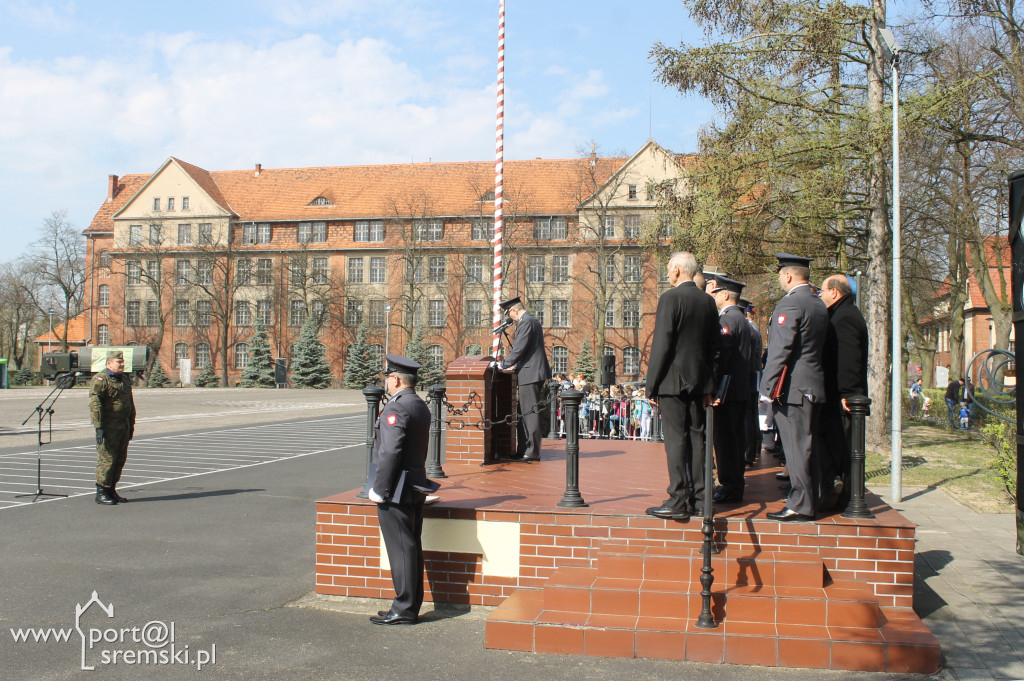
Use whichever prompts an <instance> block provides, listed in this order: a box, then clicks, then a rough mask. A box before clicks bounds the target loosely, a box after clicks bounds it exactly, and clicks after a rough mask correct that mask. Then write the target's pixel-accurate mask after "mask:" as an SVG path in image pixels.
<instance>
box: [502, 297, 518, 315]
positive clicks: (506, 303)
mask: <svg viewBox="0 0 1024 681" xmlns="http://www.w3.org/2000/svg"><path fill="white" fill-rule="evenodd" d="M522 302H523V300H522V298H520V297H519V296H516V297H515V298H509V299H508V300H503V301H501V302H500V303H498V307H499V308H501V311H502V312H508V311H509V310H510V309H511V308H512V307H514V306H516V305H520V304H522Z"/></svg>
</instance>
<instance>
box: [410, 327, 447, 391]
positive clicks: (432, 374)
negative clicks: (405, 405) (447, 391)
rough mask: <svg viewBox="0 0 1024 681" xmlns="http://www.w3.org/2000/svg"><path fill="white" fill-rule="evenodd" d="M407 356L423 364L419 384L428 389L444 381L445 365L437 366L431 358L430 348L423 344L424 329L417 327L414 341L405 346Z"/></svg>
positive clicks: (419, 374) (419, 373)
mask: <svg viewBox="0 0 1024 681" xmlns="http://www.w3.org/2000/svg"><path fill="white" fill-rule="evenodd" d="M405 356H406V357H408V358H409V359H411V360H413V361H414V362H418V363H419V364H421V365H422V368H421V369H420V370H419V372H417V373H418V376H419V381H418V383H417V386H418V387H420V388H422V389H424V390H426V389H427V388H429V387H430V386H432V385H436V384H443V383H444V366H443V365H442V366H437V365H435V363H434V362H433V361H432V360H431V359H430V350H428V349H427V346H426V345H424V344H423V329H416V333H415V335H414V336H413V338H412V341H411V342H410V343H409V344H408V345H406V346H405Z"/></svg>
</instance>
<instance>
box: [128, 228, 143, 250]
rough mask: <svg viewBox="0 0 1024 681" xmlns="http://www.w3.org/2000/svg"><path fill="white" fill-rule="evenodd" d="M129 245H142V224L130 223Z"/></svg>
mask: <svg viewBox="0 0 1024 681" xmlns="http://www.w3.org/2000/svg"><path fill="white" fill-rule="evenodd" d="M128 245H129V246H141V245H142V225H128Z"/></svg>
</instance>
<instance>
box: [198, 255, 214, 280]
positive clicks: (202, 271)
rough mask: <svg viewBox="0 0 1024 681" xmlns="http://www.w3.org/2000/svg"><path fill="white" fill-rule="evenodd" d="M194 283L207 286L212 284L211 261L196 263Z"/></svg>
mask: <svg viewBox="0 0 1024 681" xmlns="http://www.w3.org/2000/svg"><path fill="white" fill-rule="evenodd" d="M196 283H197V284H202V285H206V286H209V285H210V284H212V283H213V261H212V260H197V261H196Z"/></svg>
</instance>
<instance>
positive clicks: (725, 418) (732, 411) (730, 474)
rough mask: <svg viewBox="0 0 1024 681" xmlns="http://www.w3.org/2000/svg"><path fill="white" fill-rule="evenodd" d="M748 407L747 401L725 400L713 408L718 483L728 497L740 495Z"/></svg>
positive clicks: (744, 463) (748, 415)
mask: <svg viewBox="0 0 1024 681" xmlns="http://www.w3.org/2000/svg"><path fill="white" fill-rule="evenodd" d="M749 425H750V405H749V404H748V402H747V400H743V399H727V400H722V403H721V404H720V405H718V406H717V407H715V461H716V463H717V465H718V483H719V484H720V485H721V486H722V491H723V492H725V493H726V494H728V495H733V496H740V497H742V496H743V472H744V471H745V470H746V461H745V460H744V456H745V454H746V450H747V426H749Z"/></svg>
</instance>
